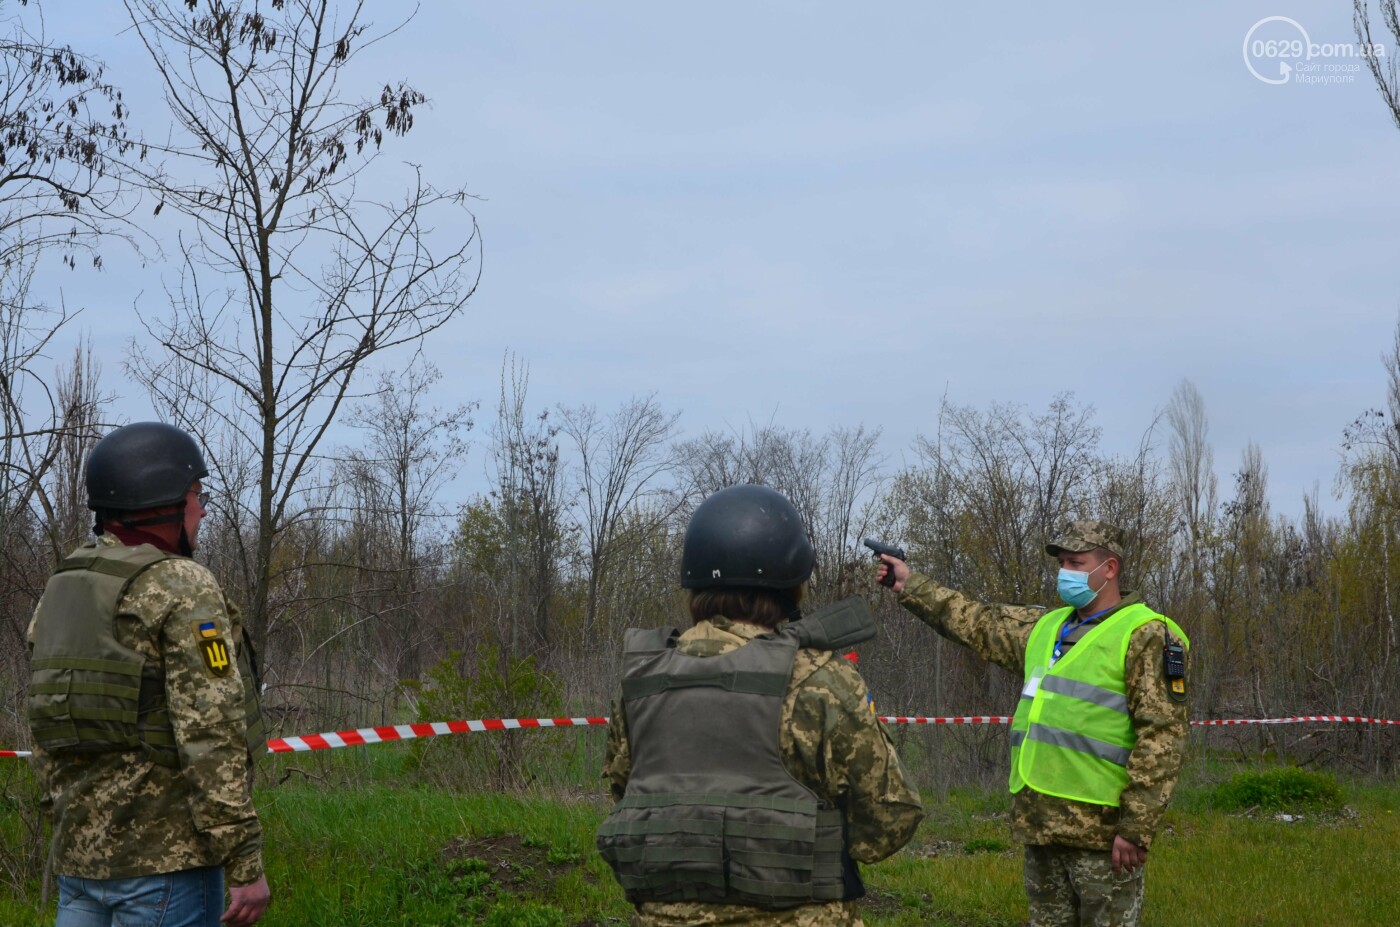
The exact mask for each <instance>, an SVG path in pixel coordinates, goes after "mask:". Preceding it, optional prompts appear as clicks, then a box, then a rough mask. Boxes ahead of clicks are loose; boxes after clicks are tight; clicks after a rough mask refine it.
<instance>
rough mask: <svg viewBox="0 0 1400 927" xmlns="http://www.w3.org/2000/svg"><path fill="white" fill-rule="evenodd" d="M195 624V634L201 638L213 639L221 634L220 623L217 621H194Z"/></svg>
mask: <svg viewBox="0 0 1400 927" xmlns="http://www.w3.org/2000/svg"><path fill="white" fill-rule="evenodd" d="M190 624H192V625H193V626H194V636H195V637H196V638H198V639H200V640H212V639H213V638H216V637H218V636H219V623H218V622H217V621H192V622H190Z"/></svg>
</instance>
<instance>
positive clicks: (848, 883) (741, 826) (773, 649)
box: [598, 598, 875, 908]
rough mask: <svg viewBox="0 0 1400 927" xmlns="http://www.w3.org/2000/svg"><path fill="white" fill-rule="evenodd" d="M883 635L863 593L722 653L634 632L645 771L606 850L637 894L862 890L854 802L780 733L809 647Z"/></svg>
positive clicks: (673, 897) (750, 895) (635, 779)
mask: <svg viewBox="0 0 1400 927" xmlns="http://www.w3.org/2000/svg"><path fill="white" fill-rule="evenodd" d="M874 634H875V626H874V619H873V618H872V617H871V616H870V613H869V610H868V609H867V608H866V606H865V604H864V602H863V601H861V600H859V599H856V598H853V599H848V600H846V601H844V602H841V603H838V604H837V605H836V606H832V607H831V608H830V609H828V610H824V612H823V613H818V614H817V615H813V616H811V617H809V618H808V619H806V620H804V621H801V622H798V623H796V624H794V625H791V626H789V627H788V628H786V629H784V630H783V631H781V632H776V633H771V634H765V635H762V636H760V637H757V638H754V639H753V640H751V641H750V642H748V643H747V644H744V645H743V646H741V647H738V648H737V649H735V650H732V651H729V652H728V653H724V654H720V655H717V656H710V657H696V656H688V655H686V654H683V653H681V652H680V651H678V650H677V649H676V638H677V637H678V636H679V632H678V631H677V630H676V629H674V628H662V629H658V630H653V631H642V630H638V629H632V630H629V631H628V632H627V637H626V649H625V655H624V678H623V682H622V697H623V706H624V710H625V712H626V718H627V728H628V739H629V743H630V747H631V751H632V770H631V775H630V777H629V779H628V783H627V792H626V794H625V795H624V797H623V798H622V800H621V801H619V802H618V803H617V804H616V805H615V806H614V807H613V810H612V812H611V813H610V814H609V815H608V817H607V819H606V820H605V821H604V822H603V825H602V826H601V827H600V828H599V830H598V850H599V852H600V853H601V854H602V856H603V858H604V859H605V860H606V861H607V862H608V864H609V865H611V866H612V868H613V872H614V874H615V875H616V876H617V880H618V882H619V883H620V884H621V885H622V888H623V889H624V891H625V892H626V895H627V898H628V900H629V901H631V902H633V903H634V904H640V903H642V902H647V901H657V902H672V901H700V902H710V903H717V904H745V905H754V906H757V907H763V908H785V907H792V906H794V905H800V904H812V903H821V902H827V901H835V900H839V899H843V898H856V897H859V896H860V895H861V894H863V888H862V886H861V884H860V878H859V874H858V873H857V871H856V868H855V864H854V862H853V861H851V859H850V857H849V855H848V854H847V852H846V843H845V836H844V818H843V815H842V812H841V810H840V809H839V808H835V807H832V806H830V805H829V804H828V803H826V802H825V801H823V800H822V799H821V798H820V797H819V796H818V795H817V794H816V793H815V792H813V791H812V790H811V789H809V788H808V787H807V786H805V785H803V784H802V783H800V782H798V781H797V780H796V779H794V778H793V776H792V774H791V773H789V772H788V770H787V768H786V767H785V766H784V765H783V761H782V756H781V753H780V750H779V737H780V733H779V729H780V724H781V720H782V706H783V699H784V697H785V695H786V694H787V689H788V681H789V678H790V677H791V675H792V666H793V661H794V659H795V657H796V655H797V650H798V648H799V647H814V648H818V649H835V647H838V646H851V645H852V644H855V643H859V641H861V640H866V639H869V638H870V637H873V636H874Z"/></svg>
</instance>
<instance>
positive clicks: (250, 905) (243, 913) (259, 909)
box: [219, 876, 272, 927]
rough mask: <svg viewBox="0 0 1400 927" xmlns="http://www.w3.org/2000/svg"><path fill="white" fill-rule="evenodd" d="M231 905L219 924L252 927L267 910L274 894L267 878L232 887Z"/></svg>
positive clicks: (230, 892)
mask: <svg viewBox="0 0 1400 927" xmlns="http://www.w3.org/2000/svg"><path fill="white" fill-rule="evenodd" d="M228 896H229V904H228V910H227V911H225V912H224V916H223V917H221V918H219V922H220V923H223V924H228V925H229V927H252V925H253V924H256V923H257V922H258V918H260V917H262V916H263V912H264V911H266V910H267V903H268V901H269V900H270V899H271V898H272V893H271V892H270V891H269V890H268V887H267V876H263V877H262V878H260V879H258V881H256V882H253V883H251V884H249V885H230V886H229V889H228Z"/></svg>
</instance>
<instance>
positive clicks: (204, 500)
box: [195, 489, 214, 509]
mask: <svg viewBox="0 0 1400 927" xmlns="http://www.w3.org/2000/svg"><path fill="white" fill-rule="evenodd" d="M195 498H196V499H198V500H199V507H200V508H202V509H207V508H209V500H211V499H213V498H214V494H213V493H212V492H209V491H208V490H207V489H206V490H205V491H204V492H202V493H200V494H199V495H197V496H195Z"/></svg>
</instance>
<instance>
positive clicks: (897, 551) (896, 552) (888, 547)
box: [861, 538, 909, 586]
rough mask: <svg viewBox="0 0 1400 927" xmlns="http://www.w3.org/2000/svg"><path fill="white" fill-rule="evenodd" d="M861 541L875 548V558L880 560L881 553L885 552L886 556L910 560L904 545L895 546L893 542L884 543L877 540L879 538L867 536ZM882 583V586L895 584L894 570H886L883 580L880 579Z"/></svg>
mask: <svg viewBox="0 0 1400 927" xmlns="http://www.w3.org/2000/svg"><path fill="white" fill-rule="evenodd" d="M861 543H862V544H864V545H865V546H866V547H868V548H870V549H871V550H873V551H874V552H875V559H876V560H879V559H880V555H881V554H885V555H886V556H889V557H893V558H894V559H896V560H903V561H906V562H907V561H908V560H909V557H908V555H907V554H905V553H904V548H902V547H895V546H894V545H892V544H886V543H884V542H883V541H877V540H875V539H874V538H866V539H865V540H864V541H862V542H861ZM880 585H882V586H893V585H894V570H887V571H885V578H884V579H882V580H880Z"/></svg>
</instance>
